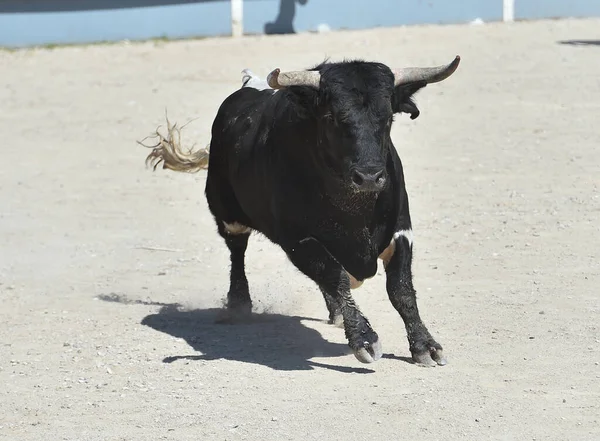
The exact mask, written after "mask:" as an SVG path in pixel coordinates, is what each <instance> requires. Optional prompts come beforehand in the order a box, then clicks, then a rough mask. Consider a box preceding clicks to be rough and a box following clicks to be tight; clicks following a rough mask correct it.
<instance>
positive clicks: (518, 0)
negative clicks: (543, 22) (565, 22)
mask: <svg viewBox="0 0 600 441" xmlns="http://www.w3.org/2000/svg"><path fill="white" fill-rule="evenodd" d="M594 16H596V17H597V16H600V0H562V1H561V0H515V19H517V20H524V19H527V20H534V19H540V18H558V17H594Z"/></svg>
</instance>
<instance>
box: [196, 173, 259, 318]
mask: <svg viewBox="0 0 600 441" xmlns="http://www.w3.org/2000/svg"><path fill="white" fill-rule="evenodd" d="M205 192H206V199H207V201H208V206H209V208H210V211H211V212H212V214H213V216H214V217H215V221H216V222H217V228H218V231H219V234H220V235H221V237H223V239H224V240H225V243H226V244H227V248H229V253H230V259H231V270H230V274H229V291H228V292H227V303H226V308H227V310H226V312H225V314H223V316H222V317H220V318H219V321H221V322H229V321H235V320H237V319H242V318H244V317H247V316H249V315H250V312H251V311H252V300H251V299H250V291H249V289H248V279H247V278H246V270H245V256H246V248H247V247H248V238H249V237H250V233H251V229H250V228H249V227H247V226H246V225H245V224H244V222H245V218H246V216H245V215H244V213H243V212H242V210H241V208H240V207H239V205H238V203H237V200H236V198H235V195H234V193H233V191H232V190H231V187H230V186H229V183H228V182H227V181H226V180H225V179H222V178H221V177H220V176H219V175H218V174H217V173H216V172H215V171H214V170H211V169H210V168H209V171H208V177H207V180H206V191H205Z"/></svg>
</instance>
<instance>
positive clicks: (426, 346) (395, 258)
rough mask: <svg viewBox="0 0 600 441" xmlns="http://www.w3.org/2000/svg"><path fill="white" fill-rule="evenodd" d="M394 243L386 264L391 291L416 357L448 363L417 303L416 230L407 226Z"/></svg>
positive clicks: (427, 362)
mask: <svg viewBox="0 0 600 441" xmlns="http://www.w3.org/2000/svg"><path fill="white" fill-rule="evenodd" d="M391 246H392V248H395V249H394V250H393V255H392V256H391V258H390V259H389V261H388V262H387V264H386V274H387V283H386V286H387V292H388V296H389V298H390V301H391V302H392V305H394V308H396V310H397V311H398V312H399V313H400V316H401V317H402V320H403V321H404V325H405V326H406V334H407V337H408V343H409V348H410V352H411V354H412V358H413V360H414V361H415V362H417V363H419V364H423V365H426V366H435V365H436V364H439V365H445V364H446V359H445V358H444V354H443V350H442V346H441V345H440V344H439V343H438V342H436V341H435V340H434V339H433V337H432V336H431V334H430V333H429V331H428V330H427V327H426V326H425V325H424V324H423V321H422V320H421V317H420V315H419V309H418V307H417V293H416V291H415V289H414V287H413V283H412V269H411V267H412V230H411V229H410V228H407V229H404V230H400V231H398V232H397V233H396V234H394V239H393V243H392V245H391ZM390 254H391V253H390ZM384 261H385V259H384Z"/></svg>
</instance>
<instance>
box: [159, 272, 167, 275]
mask: <svg viewBox="0 0 600 441" xmlns="http://www.w3.org/2000/svg"><path fill="white" fill-rule="evenodd" d="M158 275H159V276H166V275H167V273H166V271H160V272H159V273H158Z"/></svg>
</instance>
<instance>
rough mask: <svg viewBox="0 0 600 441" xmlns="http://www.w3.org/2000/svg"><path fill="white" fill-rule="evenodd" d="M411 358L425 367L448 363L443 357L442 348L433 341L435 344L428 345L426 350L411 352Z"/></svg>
mask: <svg viewBox="0 0 600 441" xmlns="http://www.w3.org/2000/svg"><path fill="white" fill-rule="evenodd" d="M412 358H413V360H414V362H415V363H416V364H418V365H420V366H425V367H435V366H445V365H446V364H448V360H447V359H446V357H444V350H443V349H442V347H441V346H440V345H439V344H437V343H435V346H433V345H431V346H429V348H428V350H425V351H420V352H413V353H412Z"/></svg>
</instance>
